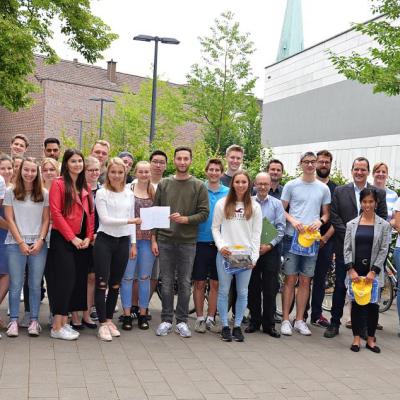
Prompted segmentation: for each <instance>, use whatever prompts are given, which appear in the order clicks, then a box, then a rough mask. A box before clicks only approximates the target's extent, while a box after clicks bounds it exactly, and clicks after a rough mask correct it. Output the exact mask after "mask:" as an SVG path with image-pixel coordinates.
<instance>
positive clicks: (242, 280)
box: [212, 170, 262, 342]
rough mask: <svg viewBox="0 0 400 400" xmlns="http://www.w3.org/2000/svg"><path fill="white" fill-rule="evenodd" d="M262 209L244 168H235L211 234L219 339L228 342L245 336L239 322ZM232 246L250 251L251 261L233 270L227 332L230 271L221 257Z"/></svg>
mask: <svg viewBox="0 0 400 400" xmlns="http://www.w3.org/2000/svg"><path fill="white" fill-rule="evenodd" d="M261 230H262V213H261V208H260V205H259V204H258V203H257V202H255V201H254V200H253V199H252V198H251V182H250V177H249V175H248V173H247V172H245V171H241V170H239V171H236V172H235V174H234V175H233V176H232V181H231V186H230V189H229V193H228V195H227V196H226V197H225V198H223V199H221V200H218V202H217V204H216V205H215V210H214V218H213V223H212V234H213V237H214V241H215V245H216V246H217V248H218V254H217V271H218V280H219V288H218V301H217V303H218V304H217V305H218V312H219V315H220V319H221V324H222V333H221V336H222V340H224V341H227V342H231V341H232V336H233V338H234V339H235V341H238V342H242V341H243V340H244V336H243V333H242V331H241V329H240V324H241V322H242V319H243V314H244V312H245V310H246V307H247V293H248V286H249V281H250V276H251V270H252V268H254V266H255V265H256V262H257V260H258V257H259V251H260V238H261ZM235 246H240V247H241V248H242V249H245V250H246V251H247V252H249V254H250V257H251V261H250V263H249V264H248V266H247V269H242V270H240V272H237V273H236V291H237V300H236V312H235V322H234V326H233V330H232V334H231V332H230V329H229V326H228V295H229V289H230V286H231V281H232V274H230V273H227V272H226V270H225V266H224V258H225V259H227V258H228V257H229V256H230V255H231V254H232V250H233V248H234V247H235Z"/></svg>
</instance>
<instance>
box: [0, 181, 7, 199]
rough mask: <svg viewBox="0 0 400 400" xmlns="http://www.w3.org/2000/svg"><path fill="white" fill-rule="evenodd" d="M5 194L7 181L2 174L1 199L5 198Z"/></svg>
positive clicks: (0, 184) (0, 182)
mask: <svg viewBox="0 0 400 400" xmlns="http://www.w3.org/2000/svg"><path fill="white" fill-rule="evenodd" d="M5 194H6V182H5V181H4V178H3V177H2V176H1V175H0V200H3V199H4V196H5Z"/></svg>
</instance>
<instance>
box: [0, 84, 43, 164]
mask: <svg viewBox="0 0 400 400" xmlns="http://www.w3.org/2000/svg"><path fill="white" fill-rule="evenodd" d="M32 97H33V98H34V99H35V103H34V105H33V106H32V107H30V108H29V109H24V110H21V111H19V112H14V113H13V112H10V111H8V110H6V109H4V108H2V107H0V151H3V152H4V153H7V154H9V153H10V142H11V138H12V136H14V135H15V134H17V133H20V134H21V133H22V134H24V135H26V136H27V137H28V138H29V142H30V146H29V148H28V152H27V155H29V156H34V157H36V156H39V155H41V153H42V144H43V140H44V98H45V94H44V92H43V90H42V91H41V92H39V93H35V94H34V95H33V96H32Z"/></svg>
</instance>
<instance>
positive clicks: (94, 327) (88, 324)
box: [82, 318, 97, 329]
mask: <svg viewBox="0 0 400 400" xmlns="http://www.w3.org/2000/svg"><path fill="white" fill-rule="evenodd" d="M82 325H84V326H86V328H89V329H96V328H97V324H93V323H91V322H86V321H85V320H84V319H83V318H82Z"/></svg>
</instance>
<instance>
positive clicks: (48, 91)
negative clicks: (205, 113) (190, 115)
mask: <svg viewBox="0 0 400 400" xmlns="http://www.w3.org/2000/svg"><path fill="white" fill-rule="evenodd" d="M116 65H117V63H116V62H115V61H113V60H111V61H108V62H107V69H104V68H100V67H96V66H92V65H88V64H82V63H79V62H78V61H77V60H76V59H74V60H73V61H67V60H61V61H60V62H59V63H58V64H55V65H47V64H46V63H45V61H44V58H43V57H41V56H37V57H36V70H35V74H34V80H35V82H36V83H37V84H38V85H39V86H40V87H41V90H40V92H38V93H35V94H34V95H33V97H34V99H35V103H34V105H33V106H32V107H31V108H29V109H25V110H20V111H19V112H17V113H12V112H9V111H7V110H5V109H4V108H0V151H4V152H6V153H9V146H10V139H11V137H12V136H13V135H15V134H17V133H23V134H25V135H26V136H28V138H29V141H30V147H29V148H28V154H29V155H30V156H35V157H38V156H41V155H42V146H43V141H44V139H45V138H46V137H59V136H60V133H61V132H64V134H66V135H68V136H71V137H74V138H76V139H77V141H78V137H79V127H80V122H79V121H85V122H84V123H85V129H84V131H85V130H86V131H87V130H96V129H97V128H98V123H99V116H100V102H96V101H90V100H89V99H90V98H106V99H112V98H114V97H115V96H116V95H118V94H120V93H122V92H123V88H125V87H128V88H130V90H132V92H133V93H136V92H137V91H138V89H139V87H140V85H141V83H142V82H143V81H144V80H145V79H147V78H143V77H140V76H135V75H130V74H125V73H121V72H117V70H116ZM104 109H105V112H110V111H111V112H112V109H113V104H112V103H106V104H104ZM149 113H150V110H149ZM87 124H89V125H90V126H88V125H87ZM198 132H199V127H198V126H197V125H196V124H194V123H187V124H186V125H185V126H183V127H180V128H179V132H178V139H177V141H179V144H181V143H185V144H192V143H193V141H194V138H195V137H196V135H197V134H198Z"/></svg>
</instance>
